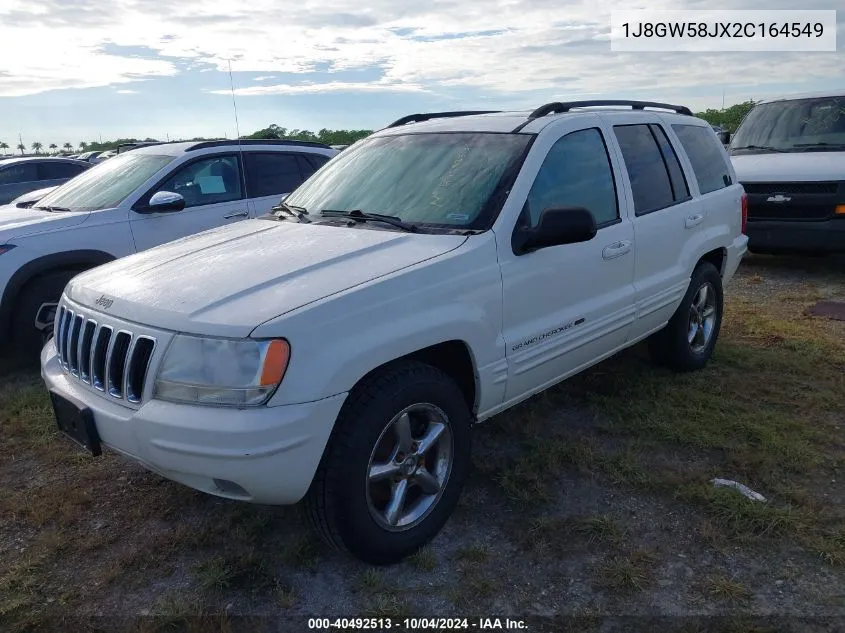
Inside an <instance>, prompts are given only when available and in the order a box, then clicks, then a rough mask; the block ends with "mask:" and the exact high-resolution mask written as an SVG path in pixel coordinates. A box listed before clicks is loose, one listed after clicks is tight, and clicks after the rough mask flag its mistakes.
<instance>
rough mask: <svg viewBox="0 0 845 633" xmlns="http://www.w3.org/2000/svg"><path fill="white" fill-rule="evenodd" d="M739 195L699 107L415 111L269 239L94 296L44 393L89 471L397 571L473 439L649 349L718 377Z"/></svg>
mask: <svg viewBox="0 0 845 633" xmlns="http://www.w3.org/2000/svg"><path fill="white" fill-rule="evenodd" d="M607 105H611V106H619V105H625V106H627V107H626V108H624V109H623V108H618V107H605V108H597V107H595V106H607ZM647 108H648V109H647ZM660 108H662V109H663V110H667V112H660V111H658V110H659V109H660ZM743 199H744V192H743V190H742V187H741V186H740V185H738V184H737V183H736V180H735V176H734V172H733V169H732V167H731V164H730V161H729V160H728V157H727V154H726V152H725V150H724V148H723V147H722V146H721V145H720V143H719V141H718V139H717V138H716V135H715V134H714V133H713V130H712V129H711V128H710V126H709V125H708V124H707V123H706V122H704V121H702V120H699V119H697V118H695V117H694V116H692V114H691V113H690V111H689V110H688V109H686V108H683V107H678V106H668V105H665V104H654V103H645V104H644V103H642V102H616V101H613V102H575V103H553V104H548V105H546V106H543V107H541V108H539V109H537V110H535V111H534V112H527V113H524V112H493V113H478V112H470V113H456V112H448V113H435V114H427V115H413V116H410V117H405V118H404V119H400V120H399V121H397V122H396V123H394V124H393V125H391V126H389V127H388V128H386V129H384V130H381V131H379V132H377V133H375V134H373V135H372V136H370V137H369V138H367V139H366V140H364V141H361V142H359V143H357V144H356V145H355V146H353V147H350V148H349V149H347V150H345V151H344V152H343V153H341V154H339V155H338V156H337V157H336V158H335V159H334V160H332V161H331V162H329V163H328V164H326V165H325V166H324V167H322V168H321V169H320V170H319V171H318V172H317V173H316V174H315V175H314V176H312V177H311V178H310V179H309V180H308V181H307V182H306V183H304V184H303V185H302V186H300V187H299V188H298V189H297V190H296V191H294V192H293V193H292V194H291V195H290V196H289V197H288V198H286V200H285V203H284V204H282V205H280V206H279V207H277V209H276V211H275V213H273V214H270V215H268V216H267V217H265V218H257V219H251V220H247V221H244V222H240V223H238V224H236V225H233V226H228V227H224V228H219V229H213V230H210V231H206V232H204V233H201V234H199V235H195V236H192V237H186V238H183V239H180V240H178V241H176V242H172V243H170V244H168V245H164V246H161V247H157V248H153V249H151V250H148V251H146V252H144V253H139V254H136V255H131V256H129V257H125V258H123V259H121V260H118V261H116V262H112V263H109V264H105V265H103V266H100V267H98V268H96V269H94V270H90V271H88V272H85V273H82V274H80V275H78V276H77V277H75V278H74V279H73V280H72V281H71V282H70V283H69V284H68V285H67V287H66V289H65V291H64V294H63V296H62V299H61V303H60V306H59V314H58V318H57V320H56V329H55V336H54V339H53V340H52V341H51V342H48V343H47V345H46V346H45V347H44V349H43V352H42V358H41V362H42V374H43V377H44V380H45V381H46V385H47V387H48V389H49V391H50V393H51V395H52V398H53V402H54V406H55V412H56V418H57V421H58V425H59V427H60V428H61V429H62V430H63V431H64V432H65V433H66V434H68V435H69V436H71V437H72V438H75V439H76V440H77V441H78V442H79V443H80V444H82V445H83V446H85V447H87V449H88V450H89V451H91V452H93V453H94V454H95V455H97V454H99V453H100V452H101V446H105V447H108V448H110V449H113V450H115V451H118V452H120V453H123V454H124V455H126V456H127V457H129V458H131V459H134V460H137V461H138V462H140V463H142V464H144V465H145V466H146V467H147V468H149V469H150V470H153V471H155V472H157V473H160V474H161V475H162V476H164V477H167V478H170V479H172V480H175V481H177V482H181V483H182V484H185V485H188V486H191V487H193V488H196V489H198V490H202V491H205V492H207V493H210V494H214V495H219V496H222V497H229V498H232V499H241V500H244V501H249V502H254V503H261V504H293V503H296V502H298V501H300V500H301V499H304V500H305V503H304V504H303V505H304V507H305V508H306V509H307V510H308V512H309V514H310V516H311V517H312V519H313V522H314V524H315V526H316V527H317V529H318V530H319V531H320V532H321V533H322V534H323V535H324V536H325V537H326V538H327V539H328V541H329V542H331V543H333V544H334V545H336V546H339V547H343V548H345V549H347V550H348V551H350V552H352V553H353V554H354V555H355V556H357V557H359V558H360V559H362V560H364V561H368V562H371V563H376V564H384V563H390V562H394V561H397V560H399V559H401V558H403V557H405V556H407V555H408V554H410V553H412V552H414V551H415V550H417V549H418V548H419V547H421V546H422V545H424V544H425V543H427V542H428V541H429V540H431V539H432V538H433V537H434V536H435V535H436V534H437V533H438V532H439V531H440V529H441V528H442V527H443V525H444V523H445V522H446V521H447V519H448V517H449V515H450V513H451V512H452V510H453V509H454V507H455V504H456V503H457V500H458V497H459V495H460V493H461V490H462V487H463V485H464V482H465V480H466V477H467V473H468V471H469V466H470V427H471V425H472V424H473V423H476V422H480V421H483V420H485V419H487V418H490V417H491V416H493V415H495V414H497V413H499V412H501V411H504V410H505V409H508V408H509V407H512V406H514V405H515V404H517V403H518V402H520V401H522V400H525V399H526V398H528V397H529V396H531V395H533V394H535V393H537V392H539V391H541V390H543V389H546V388H548V387H550V386H552V385H554V384H555V383H558V382H560V381H562V380H563V379H565V378H567V377H568V376H571V375H573V374H575V373H576V372H579V371H582V370H583V369H585V368H587V367H589V366H591V365H593V364H595V363H598V362H599V361H601V360H602V359H605V358H607V357H608V356H610V355H612V354H614V353H615V352H618V351H619V350H621V349H623V348H626V347H628V346H630V345H633V344H634V343H636V342H637V341H640V340H643V339H646V338H647V337H648V338H649V339H650V342H651V345H650V347H651V350H652V352H653V353H654V356H655V358H656V360H658V361H659V362H661V363H663V364H665V365H668V366H670V367H673V368H675V369H677V370H680V371H684V370H694V369H697V368H700V367H702V366H703V365H704V364H705V363H706V362H707V360H708V358H709V357H710V355H711V353H712V351H713V347H714V345H715V344H716V339H717V337H718V333H719V326H720V322H721V318H722V287H723V285H724V284H725V283H727V282H728V281H729V280H730V278H731V277H732V275H733V274H734V272H735V271H736V268H737V266H738V264H739V262H740V260H741V258H742V256H743V254H744V253H745V251H746V242H747V238H746V237H745V235H743V233H742V228H743Z"/></svg>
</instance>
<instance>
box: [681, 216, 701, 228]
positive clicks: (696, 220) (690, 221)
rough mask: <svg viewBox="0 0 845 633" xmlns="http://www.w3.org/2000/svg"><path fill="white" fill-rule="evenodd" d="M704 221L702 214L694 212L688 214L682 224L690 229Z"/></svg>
mask: <svg viewBox="0 0 845 633" xmlns="http://www.w3.org/2000/svg"><path fill="white" fill-rule="evenodd" d="M703 221H704V215H702V214H701V213H696V214H695V215H691V216H689V217H688V218H687V219H686V220H684V226H685V227H687V228H688V229H691V228H693V227H695V226H698V225H699V224H701V223H702V222H703Z"/></svg>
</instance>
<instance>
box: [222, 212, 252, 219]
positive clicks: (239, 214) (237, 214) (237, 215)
mask: <svg viewBox="0 0 845 633" xmlns="http://www.w3.org/2000/svg"><path fill="white" fill-rule="evenodd" d="M248 215H249V211H235V212H234V213H230V214H228V215H224V216H223V217H224V218H225V219H226V220H229V219H231V218H245V217H246V216H248Z"/></svg>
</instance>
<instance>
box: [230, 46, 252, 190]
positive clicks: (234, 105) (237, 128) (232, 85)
mask: <svg viewBox="0 0 845 633" xmlns="http://www.w3.org/2000/svg"><path fill="white" fill-rule="evenodd" d="M227 61H228V62H229V87H230V88H231V90H232V109H233V110H234V111H235V134H236V135H237V139H238V153H239V154H240V155H241V173H243V174H244V177H243V183H244V188H246V174H245V171H246V160H244V148H243V145H241V126H240V123H238V104H237V102H236V101H235V80H234V79H232V60H231V59H229V60H227ZM244 193H247V194H248V192H246V191H245V192H244Z"/></svg>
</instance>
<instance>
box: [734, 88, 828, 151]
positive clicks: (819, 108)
mask: <svg viewBox="0 0 845 633" xmlns="http://www.w3.org/2000/svg"><path fill="white" fill-rule="evenodd" d="M748 146H756V148H755V149H756V151H765V150H761V149H757V148H772V149H775V150H780V151H794V152H798V151H808V149H811V150H824V149H825V148H829V149H839V150H842V149H843V148H845V97H822V98H816V99H796V100H794V101H776V102H774V103H764V104H761V105H758V106H756V107H755V108H754V109H753V110H751V112H749V113H748V116H746V117H745V120H744V121H743V122H742V124H741V125H740V126H739V129H738V130H737V131H736V134H734V137H733V139H732V140H731V150H732V151H737V150H741V148H743V147H748ZM744 151H746V152H750V151H754V149H749V150H744Z"/></svg>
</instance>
